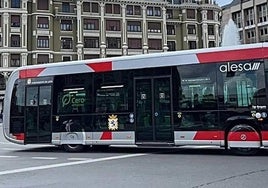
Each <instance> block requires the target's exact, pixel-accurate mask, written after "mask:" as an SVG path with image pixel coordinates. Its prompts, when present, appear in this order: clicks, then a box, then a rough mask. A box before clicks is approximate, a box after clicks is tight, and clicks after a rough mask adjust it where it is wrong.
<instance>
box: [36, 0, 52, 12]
mask: <svg viewBox="0 0 268 188" xmlns="http://www.w3.org/2000/svg"><path fill="white" fill-rule="evenodd" d="M48 3H49V0H37V9H38V10H48V7H49V6H48Z"/></svg>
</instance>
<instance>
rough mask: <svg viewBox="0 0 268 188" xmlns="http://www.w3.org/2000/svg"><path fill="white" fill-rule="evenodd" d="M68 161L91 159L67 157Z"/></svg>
mask: <svg viewBox="0 0 268 188" xmlns="http://www.w3.org/2000/svg"><path fill="white" fill-rule="evenodd" d="M68 160H69V161H86V160H93V159H90V158H68Z"/></svg>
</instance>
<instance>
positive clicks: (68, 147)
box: [63, 144, 85, 152]
mask: <svg viewBox="0 0 268 188" xmlns="http://www.w3.org/2000/svg"><path fill="white" fill-rule="evenodd" d="M63 149H64V150H65V151H67V152H81V151H83V150H84V149H85V146H83V145H81V144H64V145H63Z"/></svg>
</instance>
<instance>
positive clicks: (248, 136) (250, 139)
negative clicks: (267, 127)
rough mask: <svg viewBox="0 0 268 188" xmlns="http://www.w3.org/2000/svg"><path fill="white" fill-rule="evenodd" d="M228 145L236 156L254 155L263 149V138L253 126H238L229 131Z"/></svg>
mask: <svg viewBox="0 0 268 188" xmlns="http://www.w3.org/2000/svg"><path fill="white" fill-rule="evenodd" d="M227 144H228V145H227V146H228V148H229V149H230V150H231V152H232V153H234V154H236V155H254V154H256V153H257V152H258V150H259V148H260V147H261V137H260V134H259V132H258V131H257V130H256V129H255V128H254V127H253V126H251V125H247V124H238V125H235V126H234V127H232V128H231V129H230V130H229V132H228V134H227Z"/></svg>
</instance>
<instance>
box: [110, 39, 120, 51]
mask: <svg viewBox="0 0 268 188" xmlns="http://www.w3.org/2000/svg"><path fill="white" fill-rule="evenodd" d="M107 48H112V49H120V48H121V38H114V37H108V38H107Z"/></svg>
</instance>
